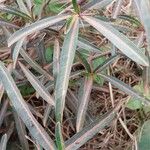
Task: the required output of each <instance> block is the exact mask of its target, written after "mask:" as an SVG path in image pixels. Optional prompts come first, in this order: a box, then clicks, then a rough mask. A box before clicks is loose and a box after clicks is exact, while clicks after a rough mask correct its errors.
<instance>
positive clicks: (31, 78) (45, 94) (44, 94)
mask: <svg viewBox="0 0 150 150" xmlns="http://www.w3.org/2000/svg"><path fill="white" fill-rule="evenodd" d="M19 65H20V67H21V69H22V71H23V72H24V74H25V76H26V77H27V79H28V81H29V82H30V83H31V85H32V86H33V87H34V88H35V90H36V91H37V93H38V94H39V95H40V96H41V97H42V98H43V99H44V100H45V101H46V102H47V103H49V104H50V105H55V103H54V100H53V98H52V96H51V95H50V94H49V92H48V91H47V90H46V88H45V87H44V86H43V85H42V84H41V82H40V81H39V80H38V79H37V78H36V77H35V76H34V75H33V74H32V73H31V72H30V71H29V69H27V68H26V67H25V66H24V65H23V64H22V63H20V62H19Z"/></svg>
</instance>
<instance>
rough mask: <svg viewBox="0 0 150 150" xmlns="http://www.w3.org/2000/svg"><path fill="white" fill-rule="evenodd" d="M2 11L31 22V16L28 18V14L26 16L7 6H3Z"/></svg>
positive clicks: (0, 8)
mask: <svg viewBox="0 0 150 150" xmlns="http://www.w3.org/2000/svg"><path fill="white" fill-rule="evenodd" d="M0 10H1V11H3V12H6V13H8V14H12V15H16V16H19V17H22V18H25V19H29V20H31V17H30V16H28V15H27V14H25V13H23V12H21V11H19V10H17V9H14V8H11V7H10V6H6V5H3V4H1V5H0Z"/></svg>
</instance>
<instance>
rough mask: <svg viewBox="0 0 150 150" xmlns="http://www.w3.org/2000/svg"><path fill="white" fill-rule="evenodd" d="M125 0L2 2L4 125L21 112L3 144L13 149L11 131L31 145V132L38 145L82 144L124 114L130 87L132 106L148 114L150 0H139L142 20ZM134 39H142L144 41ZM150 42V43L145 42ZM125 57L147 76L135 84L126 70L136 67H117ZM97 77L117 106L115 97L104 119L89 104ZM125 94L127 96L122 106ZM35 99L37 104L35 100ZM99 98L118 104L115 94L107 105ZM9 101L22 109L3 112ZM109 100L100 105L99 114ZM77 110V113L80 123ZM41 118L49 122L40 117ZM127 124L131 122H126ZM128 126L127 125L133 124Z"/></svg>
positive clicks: (65, 149)
mask: <svg viewBox="0 0 150 150" xmlns="http://www.w3.org/2000/svg"><path fill="white" fill-rule="evenodd" d="M119 2H120V5H119V4H118V3H117V2H116V3H115V1H112V0H101V1H99V0H94V1H77V0H72V1H67V0H63V1H58V0H51V1H49V0H33V1H32V0H17V1H15V2H14V1H5V3H0V10H1V12H0V17H1V19H0V26H1V33H2V35H0V36H1V37H2V38H0V39H1V40H0V44H4V46H2V47H0V60H1V61H0V79H1V80H0V90H1V91H2V92H1V94H0V102H1V101H2V102H3V101H6V102H7V101H8V99H9V101H10V105H8V106H7V105H6V104H7V103H6V104H5V103H4V104H5V105H6V106H5V107H3V108H2V111H1V110H0V127H1V124H2V123H3V122H4V121H3V119H4V118H5V117H8V118H7V119H6V120H5V122H7V120H9V118H11V119H12V117H10V116H11V115H12V113H13V115H14V120H10V122H11V123H12V122H14V121H15V123H16V125H15V127H16V128H17V130H13V131H11V132H8V133H7V134H6V133H3V136H2V138H1V143H0V148H3V149H6V145H7V141H8V140H9V137H10V136H11V133H12V132H18V138H19V140H20V141H19V142H20V144H21V146H22V148H23V149H29V147H30V144H31V143H28V141H27V139H26V138H25V135H26V134H27V136H28V137H29V135H30V136H31V137H32V139H31V140H32V147H34V149H35V148H37V149H39V148H41V149H46V150H49V149H51V150H56V149H58V150H76V149H79V148H80V147H81V146H83V145H84V144H86V143H87V141H88V140H90V139H92V138H93V136H94V135H96V134H98V133H99V132H100V131H101V130H102V131H103V132H104V134H103V135H105V132H106V130H103V129H104V128H105V127H109V126H110V125H111V122H112V121H113V120H114V119H117V118H118V117H117V115H118V114H119V115H120V114H121V113H120V107H121V106H122V105H124V104H123V103H122V101H123V99H124V98H125V96H126V95H128V96H131V98H130V100H129V101H128V103H127V104H126V107H127V108H129V109H131V110H138V109H140V110H142V111H144V113H145V114H146V115H148V112H150V94H149V93H150V92H149V93H148V92H147V93H146V94H145V90H147V91H149V83H150V80H149V77H150V75H149V73H150V72H149V70H150V69H149V60H150V58H149V55H150V53H149V45H150V40H149V39H150V38H149V33H150V32H149V31H150V28H149V22H150V13H149V10H150V3H149V2H146V1H144V0H141V1H140V0H135V1H134V2H133V4H135V5H136V6H137V10H138V12H139V14H140V19H141V20H138V16H136V15H135V14H133V13H132V11H129V8H128V6H129V4H128V5H126V6H124V7H122V5H124V4H123V3H122V1H121V0H119ZM127 3H128V2H127ZM106 6H107V9H105V8H106ZM114 8H115V9H114ZM121 8H123V9H121ZM126 9H127V11H126ZM110 10H111V11H110ZM113 13H115V15H116V19H115V20H114V18H113V15H114V14H113ZM143 14H145V15H143ZM132 16H134V17H132ZM128 24H129V25H128ZM142 25H143V27H144V29H145V32H146V40H147V43H145V40H144V38H145V36H144V34H145V33H144V31H143V28H142ZM127 28H129V30H127ZM141 28H142V29H141ZM132 29H134V31H132ZM3 37H5V38H6V39H7V40H5V39H4V40H3ZM133 37H134V38H133ZM133 39H138V43H136V41H133ZM3 42H4V43H3ZM112 45H113V50H112ZM143 45H144V48H145V49H146V48H147V49H146V50H144V49H143V48H141V47H142V46H143ZM147 45H148V46H147ZM146 46H147V47H146ZM8 47H9V48H8ZM4 62H5V64H4ZM124 62H125V63H124ZM122 64H125V65H124V66H125V67H126V69H128V68H132V69H131V70H130V71H132V70H134V68H133V67H132V66H133V64H134V66H138V67H139V68H141V70H144V71H145V72H146V74H145V76H144V79H143V80H145V82H144V83H143V82H140V84H139V85H135V86H134V87H132V86H131V85H132V84H131V85H129V84H130V83H131V82H130V81H129V82H126V75H128V74H130V73H129V72H128V71H126V69H125V71H124V72H121V73H120V72H119V71H118V70H119V69H118V68H117V66H118V65H119V67H124V66H121V65H122ZM7 65H8V66H7ZM6 66H7V67H6ZM107 69H109V75H108V73H107ZM135 69H136V67H135ZM13 71H14V72H13ZM11 73H12V74H11ZM122 76H123V78H122ZM124 76H125V78H124ZM118 77H119V78H118ZM129 78H130V77H129ZM120 79H123V80H120ZM129 80H130V79H129ZM138 80H139V79H138ZM140 80H141V79H140ZM107 82H109V83H110V84H109V85H108V84H107ZM29 83H30V84H29ZM69 83H70V84H69ZM127 83H129V84H127ZM135 83H137V82H135ZM135 83H134V84H135ZM95 84H96V87H98V88H99V90H101V89H102V92H103V94H105V92H106V93H107V94H106V95H105V99H106V97H108V95H109V94H110V99H111V103H112V106H113V105H115V106H113V109H112V110H111V111H109V112H108V113H106V114H104V115H102V117H101V118H99V117H98V118H99V119H98V120H94V117H95V116H94V117H93V116H92V115H91V114H90V113H89V108H88V107H89V101H90V102H91V101H92V99H90V96H91V92H95V91H94V90H95V89H94V88H93V85H95ZM110 85H112V86H114V87H113V88H112V87H111V86H110ZM103 87H104V88H103ZM4 91H6V93H4ZM119 91H123V92H124V93H126V95H123V94H122V93H121V92H119ZM100 93H101V91H100ZM114 93H115V94H114ZM118 93H119V94H118ZM117 94H118V95H117ZM93 95H94V94H93ZM120 95H121V96H122V97H121V96H120ZM101 96H102V95H101ZM39 97H40V98H39ZM118 97H119V100H120V103H119V104H118V105H117V106H116V103H118V101H117V102H116V99H117V100H118ZM24 98H26V99H24ZM94 99H95V97H94ZM96 101H97V100H96ZM27 102H28V103H27ZM29 103H32V104H33V107H32V108H31V106H30V104H29ZM106 103H108V105H107V104H106ZM100 104H101V108H102V107H103V106H104V107H105V106H106V105H107V107H109V108H110V107H111V105H110V104H109V101H105V104H104V105H103V103H102V102H101V101H100ZM36 106H37V107H36ZM9 107H13V108H14V111H15V112H10V111H9V113H11V114H10V115H6V114H4V113H3V112H7V109H8V108H9ZM109 108H106V109H105V108H103V109H102V111H101V110H100V113H99V115H101V112H102V114H103V113H104V111H106V110H108V109H109ZM36 109H37V110H38V111H41V112H42V114H43V116H42V115H41V114H40V115H39V112H37V110H36ZM10 110H12V109H10ZM43 112H44V113H43ZM9 113H8V114H9ZM33 114H34V115H33ZM64 114H65V115H64ZM73 117H74V118H76V123H75V124H76V125H74V118H73ZM121 117H122V116H120V118H121ZM49 118H52V119H50V120H49ZM70 118H71V119H70ZM72 118H73V119H72ZM41 119H42V120H43V125H44V127H43V125H41V124H40V123H41V121H40V120H41ZM64 119H65V120H64ZM66 120H67V121H68V120H69V125H70V126H71V128H73V132H72V133H71V134H70V133H69V134H70V135H72V134H74V135H73V136H72V137H70V138H68V137H67V138H68V140H67V141H66V140H65V138H64V137H66V133H65V132H64V131H66V130H64V129H66V128H64V126H63V125H64V124H65V123H66V122H64V121H66ZM72 120H73V121H72ZM49 121H53V122H50V123H49ZM5 122H4V127H5V126H6V127H7V125H8V124H9V123H8V122H7V123H6V124H5ZM116 122H117V121H116ZM51 123H54V124H55V125H56V126H55V133H54V132H53V131H54V129H52V130H51V128H50V124H51ZM148 123H149V120H148V121H147V122H144V125H143V127H142V129H141V134H140V135H141V137H140V138H139V143H138V145H139V149H140V150H148V147H150V146H149V142H147V141H149V133H148V130H149V125H148ZM67 124H68V122H67ZM25 127H27V128H28V131H29V133H28V132H26V128H25ZM123 127H124V128H125V129H126V124H124V126H123ZM67 128H68V127H67ZM74 128H76V130H75V129H74ZM67 131H68V130H67ZM125 131H127V132H128V130H127V129H126V130H125ZM2 132H3V131H2ZM51 132H52V134H53V135H55V142H54V141H53V140H52V138H51V137H50V135H49V133H51ZM69 132H70V130H69ZM75 132H77V133H75ZM15 134H16V133H15ZM128 134H129V132H128ZM70 135H69V136H70ZM67 136H68V135H67ZM120 137H121V136H120ZM28 144H29V145H28ZM12 145H13V144H12ZM100 145H102V144H100Z"/></svg>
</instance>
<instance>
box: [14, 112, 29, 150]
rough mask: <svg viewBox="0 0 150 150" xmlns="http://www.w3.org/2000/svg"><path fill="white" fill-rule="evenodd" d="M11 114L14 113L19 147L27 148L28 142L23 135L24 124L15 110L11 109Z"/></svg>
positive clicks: (24, 133) (24, 130) (25, 149)
mask: <svg viewBox="0 0 150 150" xmlns="http://www.w3.org/2000/svg"><path fill="white" fill-rule="evenodd" d="M13 115H14V119H15V124H16V129H17V134H18V138H19V141H20V144H21V147H22V148H23V149H24V150H29V143H28V140H27V139H26V137H25V135H27V133H26V129H25V125H24V123H23V122H22V120H21V119H20V118H19V116H18V114H17V113H16V112H15V110H14V111H13Z"/></svg>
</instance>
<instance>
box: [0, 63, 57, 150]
mask: <svg viewBox="0 0 150 150" xmlns="http://www.w3.org/2000/svg"><path fill="white" fill-rule="evenodd" d="M0 78H1V81H2V84H3V86H4V88H5V90H6V92H7V95H8V97H9V98H10V101H11V103H12V105H13V107H14V108H15V110H16V112H17V114H18V115H19V116H20V117H21V119H22V120H23V122H24V123H25V125H26V126H27V128H28V130H29V131H30V133H31V135H32V136H33V137H34V139H35V140H36V141H37V142H38V143H39V144H40V145H41V146H42V147H43V148H45V149H51V150H55V149H56V146H55V144H54V142H53V141H52V139H51V138H50V137H49V135H48V134H47V133H46V132H45V130H44V129H43V127H42V126H41V125H40V124H39V123H38V122H37V120H36V119H35V118H34V116H33V115H32V113H31V112H30V110H29V108H28V105H27V104H26V102H25V101H24V99H23V98H22V96H21V94H20V91H19V90H18V88H17V86H16V84H15V82H14V80H13V78H12V77H11V75H10V73H9V72H8V70H7V69H6V67H5V66H4V64H3V63H2V62H0Z"/></svg>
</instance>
